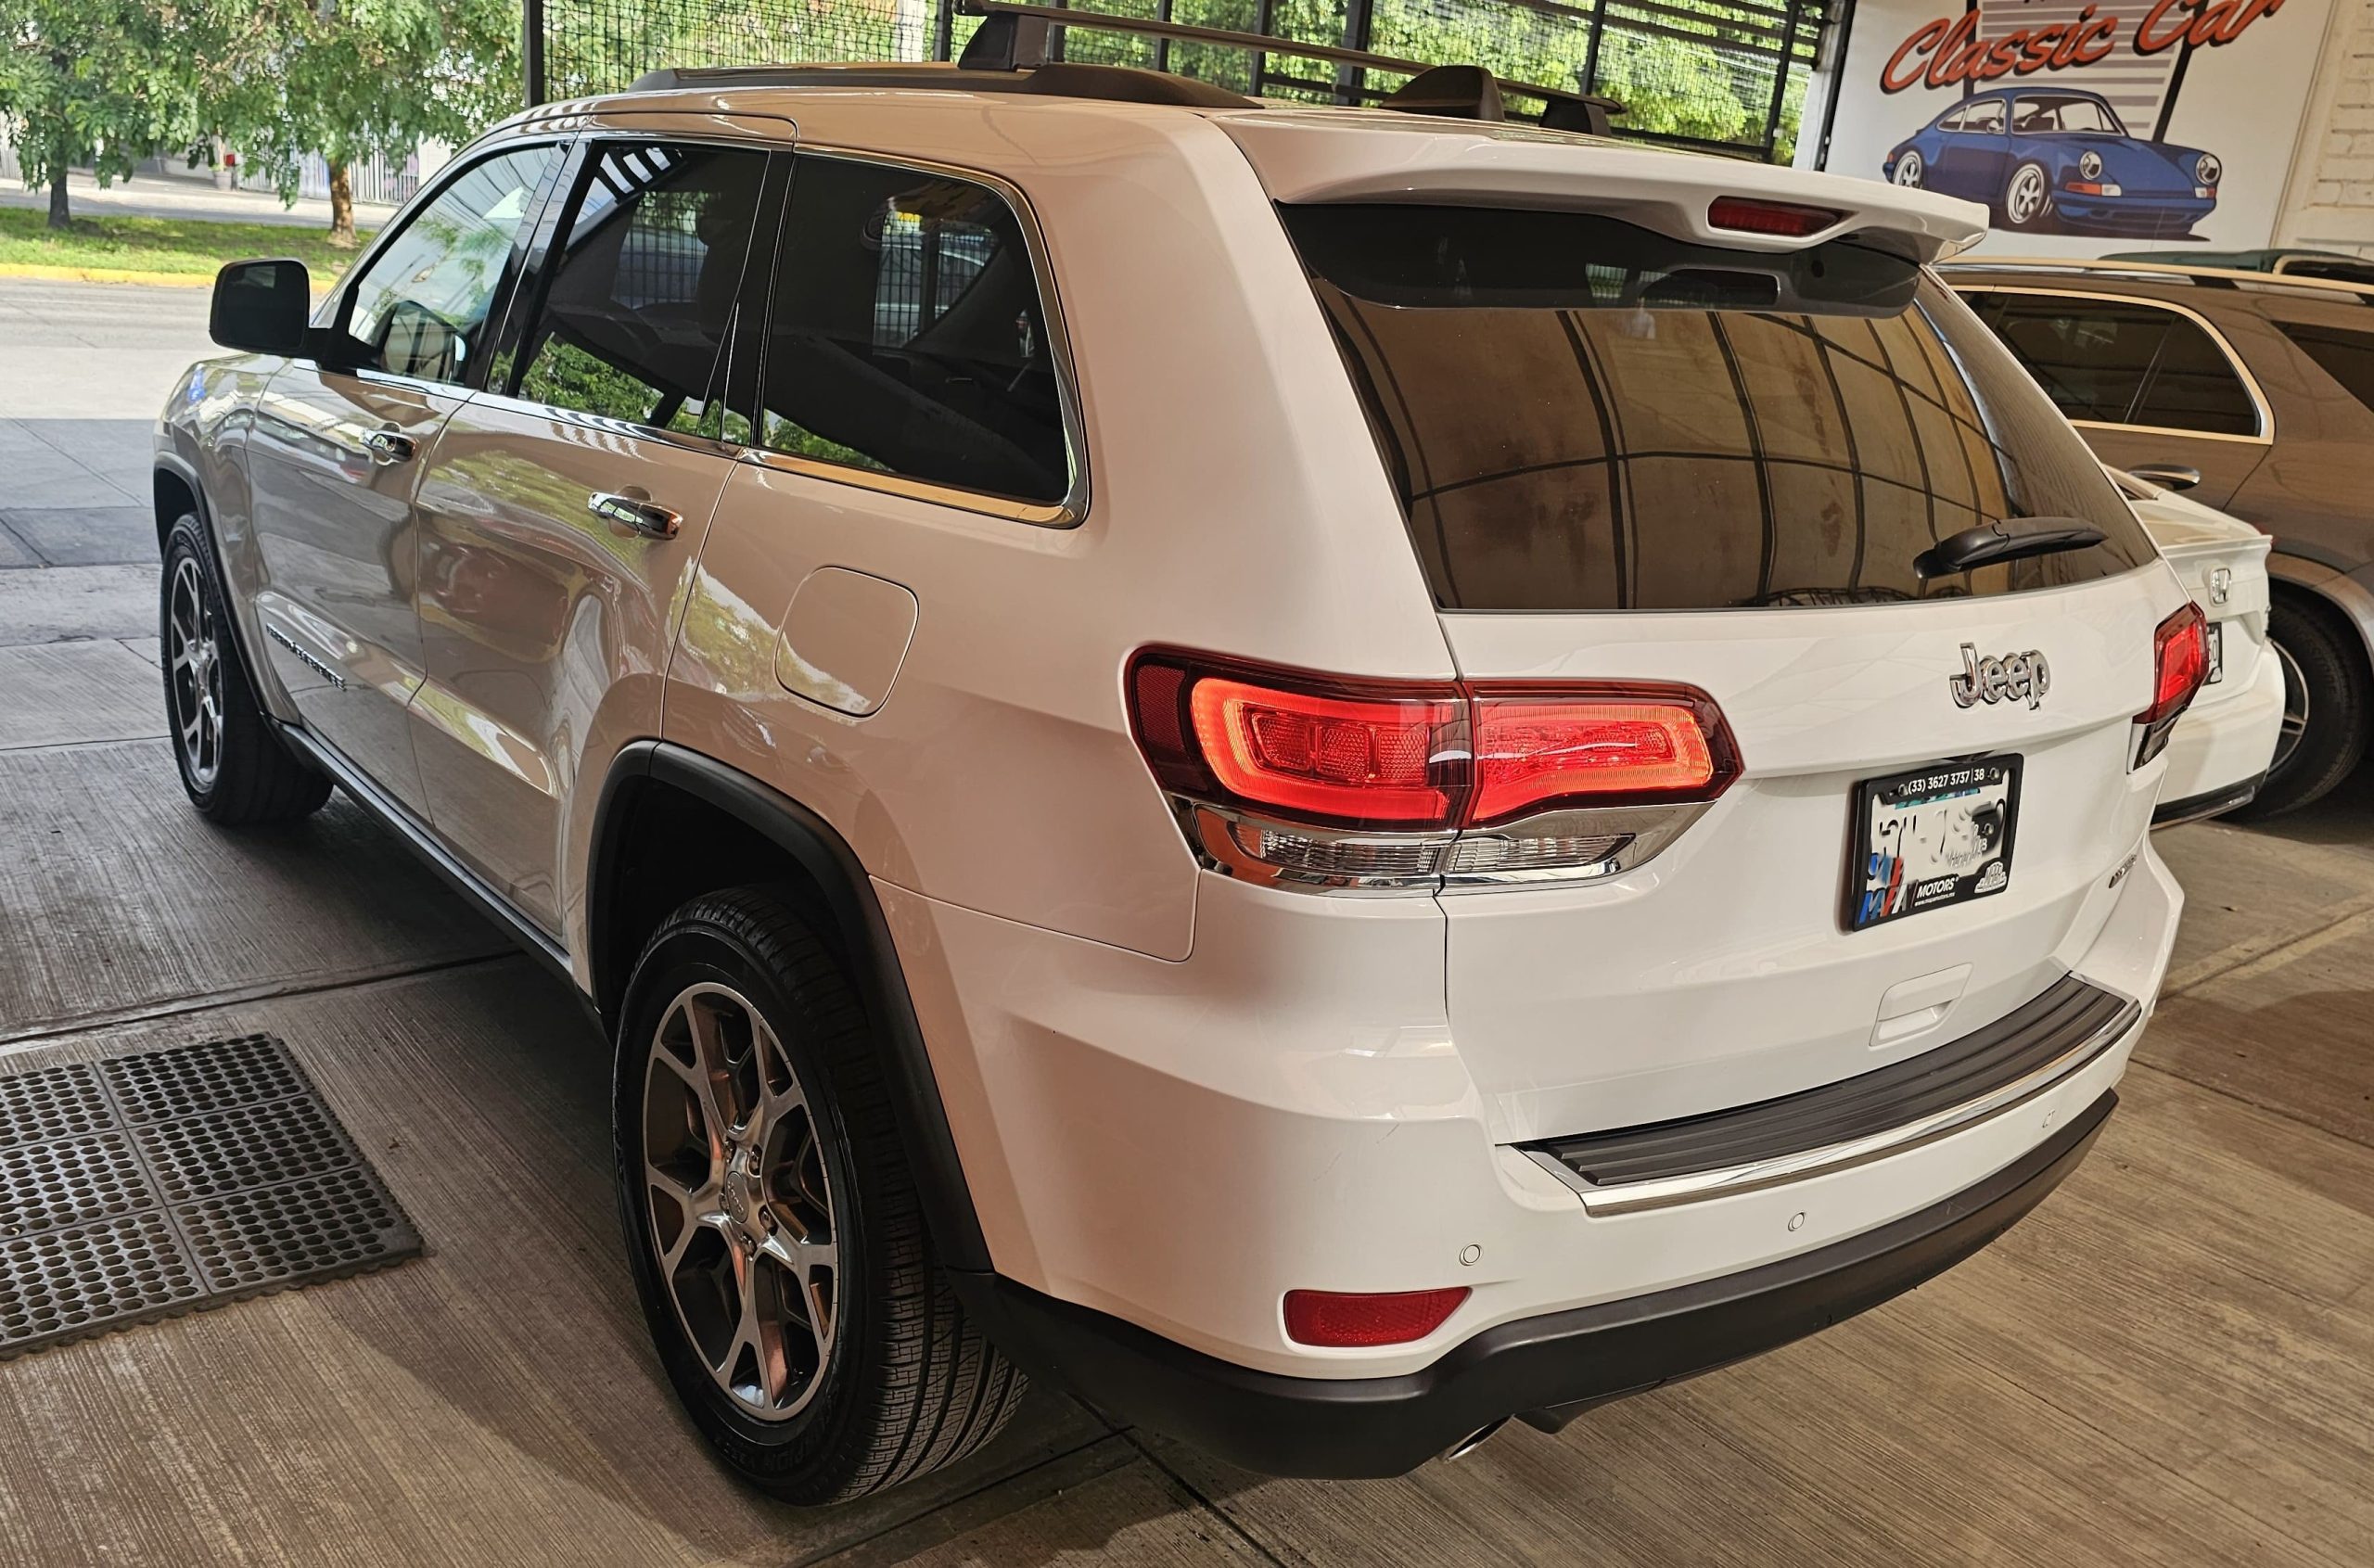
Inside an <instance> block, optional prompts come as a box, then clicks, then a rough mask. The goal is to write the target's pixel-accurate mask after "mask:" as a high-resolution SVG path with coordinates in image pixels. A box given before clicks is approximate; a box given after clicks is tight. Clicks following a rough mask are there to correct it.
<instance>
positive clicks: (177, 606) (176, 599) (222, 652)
mask: <svg viewBox="0 0 2374 1568" xmlns="http://www.w3.org/2000/svg"><path fill="white" fill-rule="evenodd" d="M236 635H237V633H236V622H235V621H234V620H233V619H232V617H231V614H230V611H229V609H228V606H227V605H226V603H225V601H224V599H223V585H222V582H221V580H219V579H218V578H217V577H216V576H215V574H214V552H213V551H212V550H211V548H210V547H209V542H208V540H207V537H206V531H205V525H204V524H202V523H200V522H199V521H198V518H197V517H196V516H193V515H191V514H189V513H186V512H185V513H183V514H182V516H180V517H178V518H176V519H175V520H174V522H173V526H172V529H171V530H170V531H168V532H167V534H166V536H165V564H164V569H163V572H162V574H161V576H160V579H159V583H158V605H157V637H158V650H159V652H158V661H159V662H160V664H162V665H163V666H164V676H165V720H166V723H167V725H168V726H169V727H170V730H171V740H172V747H173V761H174V763H175V765H176V766H177V767H179V769H180V770H181V775H182V788H183V789H185V790H186V791H187V792H188V793H189V799H190V804H191V805H193V806H195V807H197V808H198V814H199V815H200V816H202V817H204V818H205V819H206V820H207V821H209V822H215V823H219V824H220V825H222V826H224V827H242V826H247V825H249V824H250V823H256V822H294V821H296V820H297V819H298V818H300V817H307V816H311V815H312V814H313V812H315V811H318V810H320V809H322V803H323V802H324V801H325V800H327V799H328V798H329V797H330V781H329V780H328V778H327V777H325V775H323V774H321V773H319V772H316V771H314V770H313V769H312V768H311V767H309V766H307V765H306V764H305V763H304V762H303V761H302V760H300V759H299V758H298V757H297V755H296V754H295V753H294V752H292V751H290V750H289V749H288V747H287V746H285V745H283V744H282V743H281V739H280V737H279V735H277V734H275V733H274V732H273V728H272V726H271V724H270V723H269V722H267V721H266V720H265V719H264V716H263V710H262V708H260V707H259V706H258V705H257V703H256V697H255V692H254V690H253V689H252V688H250V687H249V684H248V673H247V669H246V667H245V666H244V665H242V664H241V663H240V662H239V650H238V646H237V644H236V641H235V639H236ZM201 648H202V649H203V650H204V652H203V655H202V657H198V658H193V657H189V656H190V655H191V654H192V653H193V652H194V651H195V650H198V649H201Z"/></svg>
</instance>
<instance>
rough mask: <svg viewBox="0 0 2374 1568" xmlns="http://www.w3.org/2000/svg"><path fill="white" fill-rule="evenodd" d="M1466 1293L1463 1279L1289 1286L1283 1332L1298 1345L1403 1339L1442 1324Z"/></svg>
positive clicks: (1383, 1342)
mask: <svg viewBox="0 0 2374 1568" xmlns="http://www.w3.org/2000/svg"><path fill="white" fill-rule="evenodd" d="M1466 1299H1467V1287H1466V1286H1465V1285H1453V1286H1451V1287H1449V1288H1448V1289H1445V1290H1438V1291H1390V1292H1387V1293H1385V1294H1377V1295H1367V1294H1349V1293H1347V1292H1342V1291H1288V1292H1287V1293H1286V1337H1287V1338H1288V1339H1291V1340H1293V1341H1295V1343H1296V1344H1297V1345H1343V1346H1353V1345H1407V1344H1409V1343H1410V1341H1411V1340H1416V1339H1423V1338H1425V1337H1426V1336H1427V1335H1428V1334H1430V1333H1433V1332H1435V1331H1436V1329H1439V1328H1441V1327H1442V1326H1443V1322H1444V1320H1445V1319H1448V1318H1449V1316H1450V1315H1451V1314H1452V1313H1453V1312H1456V1311H1458V1310H1459V1304H1460V1303H1461V1302H1462V1301H1465V1300H1466Z"/></svg>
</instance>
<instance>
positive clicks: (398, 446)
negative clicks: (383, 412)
mask: <svg viewBox="0 0 2374 1568" xmlns="http://www.w3.org/2000/svg"><path fill="white" fill-rule="evenodd" d="M363 449H364V451H365V452H367V453H370V454H371V461H372V462H374V463H409V462H411V461H412V454H413V451H414V448H413V444H412V438H411V437H410V436H407V435H405V434H404V433H403V432H402V431H401V430H374V431H372V432H371V433H370V434H369V435H367V436H365V437H364V438H363Z"/></svg>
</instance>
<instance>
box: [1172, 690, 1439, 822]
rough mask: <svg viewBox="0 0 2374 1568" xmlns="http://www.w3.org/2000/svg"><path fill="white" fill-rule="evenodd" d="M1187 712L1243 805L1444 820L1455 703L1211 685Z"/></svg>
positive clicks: (1209, 759)
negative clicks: (1255, 802)
mask: <svg viewBox="0 0 2374 1568" xmlns="http://www.w3.org/2000/svg"><path fill="white" fill-rule="evenodd" d="M1188 704H1189V714H1190V717H1191V719H1192V721H1193V725H1194V730H1195V740H1196V743H1197V745H1198V746H1201V747H1202V749H1203V753H1204V760H1205V761H1206V763H1207V764H1209V766H1210V768H1211V770H1212V773H1213V776H1214V777H1215V778H1217V779H1218V780H1219V784H1220V787H1222V788H1223V789H1225V790H1227V791H1228V792H1229V793H1230V794H1232V795H1233V796H1236V797H1238V798H1240V799H1244V800H1251V801H1257V802H1258V803H1260V804H1261V805H1264V806H1274V807H1277V808H1279V809H1283V810H1285V811H1288V812H1291V813H1293V814H1295V815H1296V816H1306V817H1326V818H1330V819H1332V820H1335V821H1340V822H1361V823H1385V822H1396V823H1418V824H1422V825H1423V824H1427V823H1434V822H1442V821H1444V820H1445V819H1446V818H1447V817H1448V816H1449V812H1450V808H1451V798H1450V794H1449V788H1448V787H1446V786H1447V784H1449V782H1450V781H1449V771H1450V770H1449V766H1448V765H1447V764H1448V761H1449V759H1448V758H1447V757H1446V756H1445V753H1447V752H1455V750H1456V748H1457V747H1458V746H1459V745H1460V740H1461V735H1460V730H1461V720H1462V719H1463V717H1464V714H1463V712H1462V711H1461V707H1460V704H1459V703H1458V702H1457V701H1456V700H1455V699H1452V698H1448V697H1407V698H1398V699H1397V698H1392V697H1373V698H1355V697H1334V696H1322V695H1318V694H1316V693H1313V692H1302V691H1286V690H1282V689H1278V688H1274V687H1269V686H1256V685H1253V684H1251V683H1249V682H1244V681H1231V680H1226V679H1224V678H1221V677H1219V676H1207V677H1206V678H1205V679H1203V680H1201V681H1198V682H1195V684H1194V687H1193V693H1192V695H1190V697H1189V699H1188Z"/></svg>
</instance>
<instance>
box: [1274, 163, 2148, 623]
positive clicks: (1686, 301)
mask: <svg viewBox="0 0 2374 1568" xmlns="http://www.w3.org/2000/svg"><path fill="white" fill-rule="evenodd" d="M1282 211H1283V217H1284V220H1285V223H1286V227H1287V229H1288V231H1289V233H1290V234H1292V236H1294V239H1295V245H1296V246H1297V247H1298V249H1300V251H1301V253H1302V257H1303V261H1304V263H1305V265H1306V267H1307V268H1308V271H1309V273H1310V274H1311V281H1312V287H1314V289H1315V290H1316V291H1317V293H1318V296H1319V300H1320V303H1321V306H1322V307H1323V308H1324V309H1325V311H1326V312H1327V315H1328V319H1329V320H1330V321H1331V322H1332V323H1333V325H1334V329H1335V335H1336V339H1337V342H1338V344H1339V346H1340V347H1341V349H1342V351H1343V354H1344V358H1345V362H1346V363H1347V366H1348V368H1349V369H1350V371H1351V374H1352V379H1353V381H1354V383H1355V385H1356V386H1357V387H1358V389H1359V394H1360V397H1361V400H1362V402H1364V403H1365V405H1366V407H1367V410H1368V414H1369V417H1370V423H1371V425H1372V427H1373V428H1374V430H1375V432H1376V437H1377V442H1378V445H1379V448H1380V449H1381V451H1382V452H1383V454H1384V456H1385V464H1386V466H1387V468H1388V470H1389V471H1390V473H1391V475H1392V478H1393V479H1394V482H1395V485H1396V487H1397V488H1398V491H1399V492H1400V498H1401V502H1402V504H1403V507H1404V509H1405V511H1406V513H1407V516H1408V517H1409V521H1410V535H1411V538H1412V540H1413V541H1414V542H1415V543H1416V545H1417V549H1418V554H1419V556H1420V558H1421V560H1422V561H1423V564H1424V567H1425V570H1426V575H1427V578H1428V580H1429V581H1430V583H1431V584H1432V586H1433V588H1434V592H1435V596H1436V601H1437V603H1439V604H1440V605H1441V606H1443V607H1445V608H1447V609H1461V610H1621V609H1714V608H1731V607H1741V606H1776V607H1780V606H1804V605H1835V604H1857V603H1872V602H1886V601H1897V600H1905V599H1915V598H1923V597H1939V596H1945V595H1969V594H1987V593H2014V592H2021V591H2024V590H2031V589H2038V588H2047V587H2054V586H2059V585H2061V584H2065V583H2072V582H2082V581H2086V580H2091V579H2094V578H2099V577H2104V576H2108V575H2111V574H2113V573H2117V572H2123V571H2126V570H2129V569H2130V568H2132V567H2136V566H2138V565H2140V564H2141V563H2143V562H2145V561H2147V560H2149V559H2151V555H2152V551H2151V542H2150V541H2149V539H2148V538H2147V537H2146V536H2145V535H2144V533H2143V531H2142V529H2141V526H2140V525H2139V524H2138V523H2137V522H2136V521H2135V518H2134V516H2133V514H2132V513H2130V512H2129V511H2128V510H2127V508H2126V505H2125V503H2124V502H2123V501H2122V500H2121V499H2120V498H2119V495H2118V493H2117V491H2114V490H2113V489H2112V487H2111V484H2110V481H2109V480H2108V479H2107V478H2104V477H2103V475H2102V471H2101V469H2100V466H2099V465H2097V463H2096V462H2095V460H2094V458H2093V457H2092V455H2091V454H2090V453H2088V452H2087V450H2086V447H2085V444H2084V443H2083V442H2082V441H2080V440H2078V438H2077V436H2076V434H2075V432H2074V431H2073V430H2071V429H2070V427H2068V425H2067V424H2066V423H2065V422H2064V421H2063V420H2062V418H2061V415H2060V414H2059V413H2058V412H2057V411H2056V410H2055V409H2054V408H2053V406H2052V404H2051V403H2050V402H2048V401H2047V400H2046V399H2045V397H2044V396H2043V394H2041V393H2040V392H2039V391H2038V390H2037V389H2036V384H2035V383H2034V382H2033V381H2031V380H2030V379H2029V378H2028V376H2027V375H2026V374H2025V373H2024V372H2023V371H2022V370H2021V369H2020V367H2019V366H2018V364H2017V363H2014V362H2013V361H2012V360H2011V359H2010V356H2009V355H2007V354H2006V353H2005V352H2004V351H2003V349H2002V346H2001V345H2000V344H1998V343H1997V342H1996V341H1995V339H1994V338H1993V337H1992V336H1991V335H1990V334H1988V333H1987V332H1986V331H1985V329H1984V328H1983V327H1981V326H1980V325H1978V324H1977V322H1976V321H1975V320H1974V319H1973V318H1972V315H1971V314H1970V312H1969V311H1968V310H1967V309H1966V308H1965V307H1963V306H1962V305H1961V304H1960V302H1959V301H1958V300H1955V299H1954V298H1953V296H1952V295H1951V294H1950V293H1949V292H1948V291H1947V290H1946V289H1945V288H1944V287H1941V286H1940V285H1938V284H1937V283H1936V281H1935V280H1934V278H1932V277H1930V276H1929V275H1928V274H1924V273H1922V272H1921V269H1920V268H1919V267H1917V266H1916V265H1914V264H1913V263H1912V262H1911V261H1908V260H1905V259H1904V258H1901V257H1898V256H1895V255H1891V254H1889V253H1887V252H1885V251H1883V250H1880V249H1874V248H1871V247H1868V246H1858V245H1853V244H1848V243H1844V242H1841V241H1832V242H1831V243H1830V244H1827V245H1823V246H1819V247H1816V248H1813V249H1807V250H1802V251H1792V252H1785V253H1779V254H1766V253H1755V252H1747V251H1733V250H1726V249H1715V248H1710V247H1705V246H1698V245H1691V244H1689V243H1685V242H1682V241H1678V240H1673V239H1668V238H1666V237H1665V236H1660V235H1656V234H1653V233H1651V232H1649V231H1648V230H1645V229H1641V228H1638V227H1635V226H1634V225H1631V224H1628V223H1619V222H1617V221H1615V220H1613V219H1609V218H1605V217H1600V216H1596V215H1591V214H1584V213H1566V212H1538V211H1515V210H1501V209H1490V208H1453V207H1420V206H1359V205H1329V206H1307V207H1288V208H1284V209H1283V210H1282ZM2019 516H2055V517H2075V518H2078V519H2080V520H2082V521H2084V522H2087V523H2090V524H2092V525H2093V526H2095V527H2096V528H2099V529H2101V531H2102V533H2103V534H2104V536H2105V542H2103V543H2102V544H2100V545H2096V546H2092V547H2090V548H2087V549H2085V550H2079V551H2072V552H2068V553H2065V554H2061V555H2044V556H2036V557H2031V558H2029V559H2025V560H2020V561H2010V562H2003V563H1999V564H1997V565H1993V566H1986V567H1979V568H1978V569H1977V570H1975V571H1972V572H1968V573H1962V574H1957V575H1954V576H1950V577H1943V578H1936V579H1932V580H1928V581H1925V582H1924V581H1922V580H1921V579H1920V578H1918V577H1916V576H1915V575H1914V573H1913V569H1912V561H1913V557H1914V556H1916V555H1919V554H1920V553H1921V551H1923V550H1925V549H1927V548H1928V547H1929V546H1930V545H1931V544H1934V543H1935V542H1938V541H1939V540H1942V539H1946V538H1947V537H1949V536H1951V535H1953V534H1955V533H1959V532H1960V531H1961V530H1962V529H1968V528H1973V527H1976V526H1979V525H1980V524H1982V523H1987V522H1994V521H1999V520H2001V519H2003V518H2006V517H2019Z"/></svg>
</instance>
